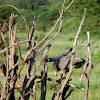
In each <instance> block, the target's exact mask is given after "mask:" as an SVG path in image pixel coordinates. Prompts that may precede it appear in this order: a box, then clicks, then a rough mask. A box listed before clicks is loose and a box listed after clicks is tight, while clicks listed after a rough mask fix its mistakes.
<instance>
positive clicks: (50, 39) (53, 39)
mask: <svg viewBox="0 0 100 100" xmlns="http://www.w3.org/2000/svg"><path fill="white" fill-rule="evenodd" d="M61 25H62V20H60V26H59V29H58V31H57V33H56V34H55V35H54V36H53V37H52V38H51V39H50V40H48V41H47V42H46V44H45V45H43V46H42V47H41V48H40V49H39V50H38V51H37V53H36V55H38V54H39V53H40V52H41V51H42V50H43V49H44V48H45V47H46V46H48V44H49V43H50V42H51V41H52V40H54V38H55V37H56V36H57V34H58V33H59V32H60V30H61Z"/></svg>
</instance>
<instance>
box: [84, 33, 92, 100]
mask: <svg viewBox="0 0 100 100" xmlns="http://www.w3.org/2000/svg"><path fill="white" fill-rule="evenodd" d="M89 35H90V32H87V38H88V43H87V51H88V58H89V65H88V67H87V77H86V90H85V98H84V100H88V93H89V82H90V81H89V80H90V72H91V65H92V59H91V52H90V39H89Z"/></svg>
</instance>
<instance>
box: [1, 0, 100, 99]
mask: <svg viewBox="0 0 100 100" xmlns="http://www.w3.org/2000/svg"><path fill="white" fill-rule="evenodd" d="M70 2H71V0H66V3H65V8H66V7H67V5H68V4H69V3H70ZM62 3H63V0H1V1H0V6H1V5H14V6H15V7H17V8H18V9H19V10H20V11H21V13H22V14H23V16H24V17H25V19H26V21H27V23H28V25H29V28H30V30H31V26H32V22H33V20H34V18H35V20H36V30H35V33H34V37H36V36H38V35H39V38H38V40H37V41H36V42H37V43H38V42H39V41H40V40H41V39H42V38H43V37H44V36H45V35H46V34H47V33H48V32H49V31H50V30H51V28H52V27H53V25H54V24H55V22H56V20H57V18H58V17H59V11H61V8H62ZM84 8H87V14H86V18H85V22H84V24H83V27H82V30H81V33H80V36H79V39H78V42H79V41H81V40H83V39H85V40H84V42H83V43H82V44H81V45H79V46H78V47H77V50H76V56H79V57H81V58H84V59H86V57H87V48H86V43H87V34H86V33H87V31H90V43H91V55H92V63H93V65H94V68H93V69H92V70H91V77H90V92H89V100H100V95H99V94H100V78H99V77H100V33H99V32H100V0H75V2H74V3H73V5H72V6H71V7H70V8H69V9H68V11H67V12H66V13H65V14H64V16H63V18H62V28H61V31H60V32H59V33H58V35H57V37H56V38H55V40H54V41H52V42H51V45H52V46H51V48H50V51H49V53H48V57H54V56H57V55H58V54H60V53H62V52H64V51H66V50H67V49H69V48H70V47H72V46H73V43H74V39H75V35H76V32H77V30H78V27H79V25H80V22H81V19H82V15H83V12H84ZM13 13H14V14H17V15H18V17H17V18H16V19H15V22H14V23H16V22H17V21H19V20H20V19H21V16H20V14H19V13H18V12H17V11H16V10H15V9H14V8H11V7H0V19H4V20H6V19H7V18H8V17H9V16H10V15H11V14H13ZM58 27H59V25H58ZM58 27H57V28H56V29H55V31H54V32H53V33H52V34H51V35H50V36H49V38H48V39H50V38H51V37H52V36H53V35H54V34H55V33H56V32H57V29H58ZM4 35H5V38H6V39H8V38H7V36H8V32H6V33H5V34H4ZM25 39H26V33H25V23H24V21H23V20H22V21H21V22H20V23H19V24H18V30H17V40H19V41H21V40H25ZM48 39H47V40H48ZM47 40H46V41H47ZM46 41H45V42H46ZM43 44H44V43H43ZM43 44H42V45H43ZM42 45H41V46H42ZM20 46H21V53H22V57H23V58H24V57H25V56H26V43H24V44H21V45H20ZM41 46H40V47H41ZM3 47H4V44H0V50H1V49H2V48H3ZM37 49H39V48H37ZM44 51H45V50H44ZM16 52H17V47H16ZM42 54H43V52H41V53H40V55H38V56H37V57H36V74H37V75H40V68H39V60H40V58H41V56H42ZM0 60H3V58H2V56H1V57H0ZM20 64H21V62H20ZM19 67H20V65H19ZM25 70H26V68H25V67H24V69H23V71H22V73H21V77H22V78H23V77H24V73H25ZM82 70H83V68H81V69H76V70H75V71H74V72H73V74H72V76H71V78H72V81H71V82H70V83H71V84H74V85H76V86H79V87H82V88H85V78H84V79H83V81H82V82H80V76H81V72H82ZM61 73H62V71H61V72H59V73H58V76H57V77H56V76H54V73H53V67H52V63H48V77H51V78H52V77H53V78H54V79H59V78H60V74H61ZM0 81H1V82H2V84H3V83H4V76H3V74H2V72H1V71H0ZM55 88H56V83H52V82H48V83H47V95H46V100H51V97H52V95H53V92H54V90H55ZM36 93H37V96H36V98H37V100H39V99H40V96H39V95H40V84H37V85H36ZM84 93H85V92H84V91H81V90H78V89H74V92H73V93H72V95H71V96H70V97H69V98H68V100H83V98H84ZM16 94H17V93H16ZM17 98H18V97H17V95H16V100H17ZM30 100H31V98H30Z"/></svg>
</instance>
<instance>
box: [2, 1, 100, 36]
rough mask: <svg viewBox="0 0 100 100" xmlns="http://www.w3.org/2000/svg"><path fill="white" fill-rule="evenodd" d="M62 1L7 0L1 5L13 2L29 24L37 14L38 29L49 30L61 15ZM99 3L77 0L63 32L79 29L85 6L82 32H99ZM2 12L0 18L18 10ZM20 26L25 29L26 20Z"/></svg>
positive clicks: (68, 15)
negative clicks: (85, 12)
mask: <svg viewBox="0 0 100 100" xmlns="http://www.w3.org/2000/svg"><path fill="white" fill-rule="evenodd" d="M70 1H71V0H68V1H66V4H65V7H66V6H67V5H68V4H69V3H70ZM55 2H56V3H55ZM62 2H63V1H61V0H17V1H15V0H10V1H8V0H6V1H0V5H4V4H11V5H14V6H15V7H17V8H18V9H19V10H20V11H21V13H22V14H23V15H24V16H25V19H26V21H27V22H28V25H29V26H31V25H32V21H33V19H34V16H35V19H36V22H37V29H38V30H43V31H47V30H48V27H51V26H52V25H54V22H55V20H56V19H57V18H58V17H59V11H61V8H62ZM99 3H100V2H99V0H77V1H75V2H74V4H73V5H72V6H71V7H70V9H69V10H68V11H67V13H66V14H65V15H64V17H63V26H62V31H63V34H67V33H69V32H71V33H73V32H76V31H77V29H78V27H79V24H80V21H81V17H82V15H83V11H84V8H87V15H86V20H85V23H84V26H83V29H82V33H83V34H85V33H86V32H87V31H91V34H92V35H96V34H99V31H100V28H99V27H100V20H99V18H100V13H99V11H100V7H99ZM0 13H1V14H0V19H6V18H8V17H9V16H10V15H11V13H14V14H18V12H16V10H14V9H13V8H11V7H3V8H0ZM18 15H19V14H18ZM19 19H21V17H20V15H19V17H18V18H17V19H16V20H17V21H18V20H19ZM19 27H20V28H21V29H23V28H24V27H25V25H24V22H22V23H21V24H20V25H19Z"/></svg>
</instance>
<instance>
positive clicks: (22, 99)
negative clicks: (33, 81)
mask: <svg viewBox="0 0 100 100" xmlns="http://www.w3.org/2000/svg"><path fill="white" fill-rule="evenodd" d="M15 89H16V90H17V92H18V94H19V95H20V97H21V100H24V98H23V96H22V94H21V92H20V91H19V89H18V87H16V86H15Z"/></svg>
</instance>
